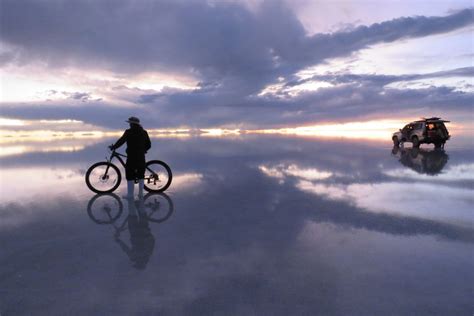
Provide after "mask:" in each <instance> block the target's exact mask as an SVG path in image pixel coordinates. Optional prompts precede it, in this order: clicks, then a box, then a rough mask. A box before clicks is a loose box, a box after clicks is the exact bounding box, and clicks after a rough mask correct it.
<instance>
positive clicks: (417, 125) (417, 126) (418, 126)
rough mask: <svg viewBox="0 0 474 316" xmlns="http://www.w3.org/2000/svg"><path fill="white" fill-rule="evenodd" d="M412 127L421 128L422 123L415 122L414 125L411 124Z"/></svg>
mask: <svg viewBox="0 0 474 316" xmlns="http://www.w3.org/2000/svg"><path fill="white" fill-rule="evenodd" d="M413 128H414V129H421V128H423V124H422V123H416V124H415V125H414V126H413Z"/></svg>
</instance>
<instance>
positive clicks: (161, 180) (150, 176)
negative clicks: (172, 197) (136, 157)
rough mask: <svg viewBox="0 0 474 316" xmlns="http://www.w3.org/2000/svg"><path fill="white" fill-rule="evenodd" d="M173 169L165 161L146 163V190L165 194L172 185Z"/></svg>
mask: <svg viewBox="0 0 474 316" xmlns="http://www.w3.org/2000/svg"><path fill="white" fill-rule="evenodd" d="M172 179H173V175H172V173H171V168H170V167H169V166H168V165H167V164H166V163H165V162H163V161H160V160H151V161H148V162H147V163H146V169H145V190H147V191H148V192H163V191H165V190H166V189H168V187H169V186H170V185H171V180H172Z"/></svg>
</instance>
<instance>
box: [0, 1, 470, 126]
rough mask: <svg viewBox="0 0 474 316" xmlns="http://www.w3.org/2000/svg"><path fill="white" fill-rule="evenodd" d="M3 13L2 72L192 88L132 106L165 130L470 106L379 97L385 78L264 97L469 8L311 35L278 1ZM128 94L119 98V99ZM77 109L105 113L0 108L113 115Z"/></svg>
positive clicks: (442, 24)
mask: <svg viewBox="0 0 474 316" xmlns="http://www.w3.org/2000/svg"><path fill="white" fill-rule="evenodd" d="M0 12H1V13H0V26H1V30H2V31H1V42H2V43H5V44H7V47H8V49H9V51H8V52H7V53H5V54H4V56H3V57H2V58H1V60H2V63H4V64H5V63H6V64H8V63H19V64H28V63H35V62H41V63H45V64H46V65H47V67H49V68H56V67H80V68H81V69H84V71H86V70H87V71H93V70H94V69H101V70H108V71H113V72H114V73H117V74H121V75H124V76H126V75H127V74H137V73H142V72H153V71H155V72H163V73H176V74H183V75H185V76H189V77H193V78H196V79H197V80H198V81H199V84H198V86H197V87H196V89H195V90H191V91H182V90H176V89H175V90H166V89H164V91H149V92H146V93H142V94H140V95H139V96H137V97H136V98H135V99H133V100H130V102H131V103H133V104H134V106H135V109H137V110H141V111H142V113H143V115H146V116H148V117H150V119H153V121H154V122H156V125H158V126H176V125H188V126H210V125H234V126H235V125H239V126H240V125H246V126H259V125H261V124H265V125H279V124H285V123H293V122H300V123H304V122H308V121H318V120H321V119H322V115H325V116H327V117H328V118H336V117H341V116H345V117H353V116H354V115H356V116H361V115H367V114H373V111H375V112H376V111H378V110H381V109H382V107H381V105H380V104H404V102H415V103H416V104H419V105H420V106H427V105H428V104H433V106H434V107H436V106H437V105H438V104H453V107H455V108H459V107H462V106H464V104H466V103H469V102H470V103H471V104H472V96H471V95H462V94H459V93H456V92H455V91H452V90H449V89H448V90H447V89H443V88H436V89H435V88H432V89H425V90H423V91H417V92H414V91H388V92H385V95H384V96H383V97H382V96H381V95H380V93H381V92H384V91H382V90H381V88H380V85H381V84H382V83H383V82H384V80H385V81H387V80H393V78H389V77H373V78H369V77H365V78H362V77H358V78H357V77H352V78H351V77H349V76H346V77H344V78H342V77H338V78H332V80H339V81H340V80H343V79H344V80H350V81H351V82H353V83H354V82H356V81H358V84H360V81H361V80H366V81H367V80H371V83H372V84H366V83H363V86H362V87H358V88H357V87H356V85H355V83H354V84H353V85H349V86H345V87H334V88H328V89H324V90H322V91H317V92H313V93H305V94H303V95H302V96H299V97H296V98H293V99H292V100H281V99H280V98H274V97H266V98H261V97H257V96H256V95H257V94H258V93H259V92H260V91H261V90H262V89H264V88H265V87H266V86H268V85H269V84H272V83H275V82H277V81H278V78H287V79H291V78H294V75H295V73H296V72H298V71H299V70H301V69H304V68H306V67H308V66H311V65H314V64H318V63H321V62H324V61H325V60H327V59H331V58H335V57H341V56H348V55H350V54H352V53H354V52H356V51H358V50H360V49H363V48H367V47H370V46H371V45H374V44H377V43H388V42H394V41H397V40H402V39H407V38H418V37H424V36H429V35H434V34H440V33H446V32H450V31H454V30H457V29H460V28H463V27H466V26H469V25H471V24H472V23H473V18H472V16H473V10H472V9H465V10H462V11H458V12H455V13H452V14H450V15H448V16H443V17H424V16H416V17H403V18H398V19H394V20H390V21H386V22H382V23H376V24H372V25H369V26H359V27H356V28H354V29H350V30H347V31H340V32H335V33H330V34H315V35H312V36H309V35H308V34H307V32H306V30H305V29H304V27H303V25H302V24H301V22H300V21H299V20H298V18H297V17H296V15H295V14H294V12H292V11H291V9H290V8H288V7H287V6H286V5H285V4H284V3H283V2H280V1H264V2H262V3H261V4H260V5H259V6H258V7H257V8H256V9H252V10H250V9H249V7H248V6H244V5H241V4H239V3H236V2H212V3H209V2H207V1H198V0H193V1H169V0H162V1H143V2H140V3H139V5H138V4H137V2H133V1H126V0H119V1H72V2H71V1H33V0H25V1H21V2H18V1H12V0H4V1H2V2H1V10H0ZM468 71H470V72H471V73H472V69H470V70H469V69H468ZM439 75H440V74H439ZM326 79H327V80H331V78H326ZM375 82H377V83H378V85H375V84H374V83H375ZM121 93H123V91H122V92H120V91H118V92H117V97H118V98H120V96H121ZM389 97H390V98H389ZM71 98H79V99H80V100H82V101H87V102H92V104H96V105H98V106H97V107H95V106H89V105H85V106H84V107H81V108H78V107H71V106H68V105H66V106H64V108H62V107H56V106H54V110H57V111H58V112H57V113H56V112H54V113H53V112H52V111H53V109H52V107H51V106H49V105H46V106H44V105H42V106H41V107H39V106H37V104H35V105H30V106H21V107H17V105H13V104H10V105H8V106H7V107H6V108H4V109H3V108H2V115H10V116H14V115H17V116H19V117H20V116H21V114H20V113H23V115H24V114H27V113H32V112H34V113H36V114H35V115H38V117H39V118H58V116H61V118H74V119H80V120H84V121H87V122H91V121H94V123H99V121H101V119H103V118H102V117H100V116H99V117H97V115H96V114H95V113H100V111H102V108H103V109H104V111H105V108H107V103H100V104H99V103H98V102H97V100H90V97H88V96H85V95H83V96H81V95H71ZM395 98H400V99H395ZM87 102H83V103H87ZM130 106H131V107H132V104H131V105H130ZM2 107H3V106H2ZM95 110H97V111H98V112H96V111H95ZM88 111H90V112H88ZM124 112H126V113H129V109H123V108H119V107H115V108H110V112H109V113H116V114H113V116H115V115H117V116H119V115H122V114H124ZM92 113H94V114H93V115H92ZM66 115H73V117H66ZM91 116H94V117H91ZM109 121H110V120H108V119H103V121H102V122H101V125H104V126H110V125H111V124H112V123H109ZM91 123H92V122H91Z"/></svg>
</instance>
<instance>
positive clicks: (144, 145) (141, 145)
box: [109, 116, 151, 199]
mask: <svg viewBox="0 0 474 316" xmlns="http://www.w3.org/2000/svg"><path fill="white" fill-rule="evenodd" d="M126 122H127V123H129V124H130V128H129V129H127V130H126V131H125V132H124V133H123V135H122V137H120V138H119V140H117V142H116V143H115V144H113V145H111V146H109V148H110V149H111V150H115V149H117V148H119V147H120V146H122V145H123V144H125V143H127V150H126V152H127V162H126V164H125V177H126V178H127V195H125V196H124V198H127V199H133V191H134V187H135V182H138V195H139V196H143V186H144V180H143V179H144V178H145V154H146V152H147V151H148V150H149V149H150V148H151V142H150V137H149V136H148V133H147V131H146V130H144V129H143V127H142V126H141V125H140V120H139V119H138V118H136V117H134V116H132V117H130V118H129V119H128V120H127V121H126Z"/></svg>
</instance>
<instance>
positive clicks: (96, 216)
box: [87, 193, 123, 224]
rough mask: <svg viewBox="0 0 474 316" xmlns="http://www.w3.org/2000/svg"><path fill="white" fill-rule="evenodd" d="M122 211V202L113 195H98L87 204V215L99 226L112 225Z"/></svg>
mask: <svg viewBox="0 0 474 316" xmlns="http://www.w3.org/2000/svg"><path fill="white" fill-rule="evenodd" d="M122 211H123V204H122V201H121V200H120V198H119V197H118V196H117V195H116V194H113V193H109V194H96V195H95V196H94V197H93V198H92V199H91V200H90V201H89V203H88V204H87V214H88V215H89V217H90V219H91V220H93V221H94V222H95V223H97V224H112V223H113V222H115V221H116V220H117V219H118V218H119V217H120V215H122Z"/></svg>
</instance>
